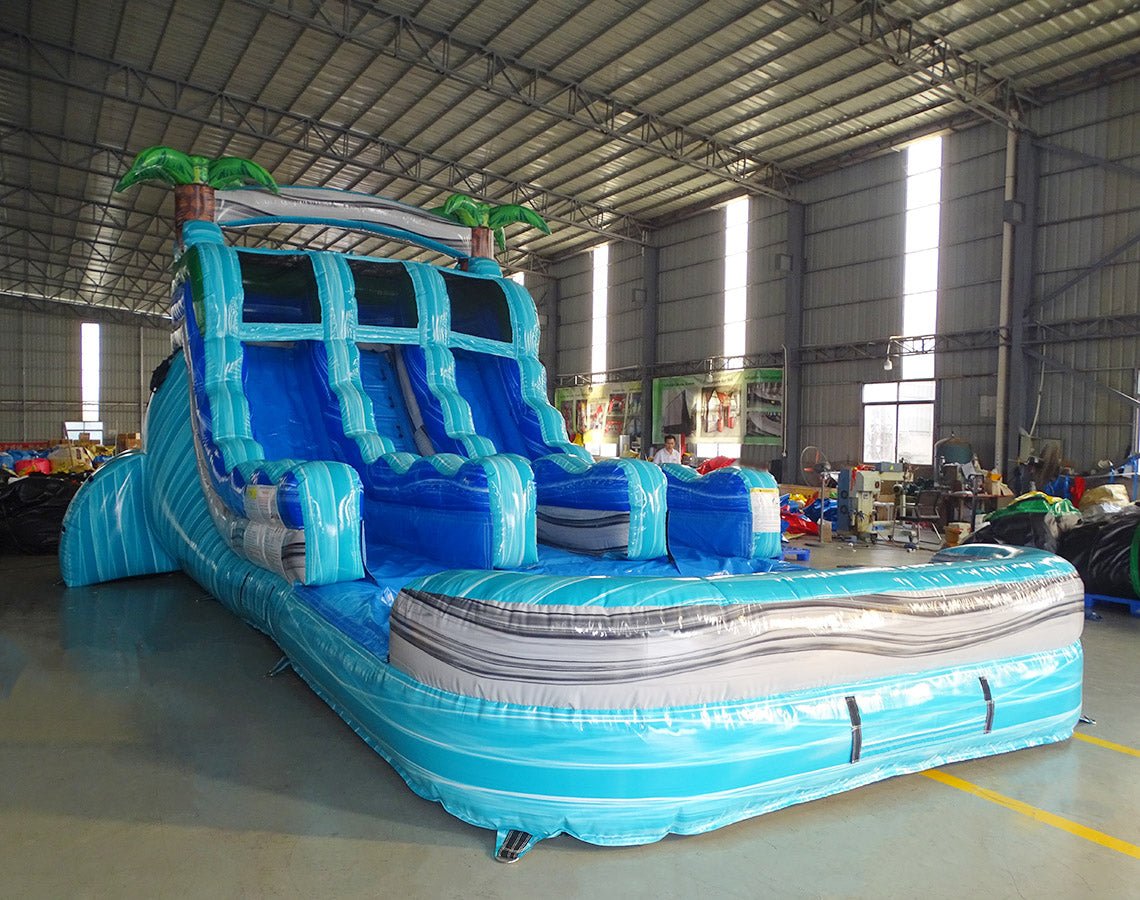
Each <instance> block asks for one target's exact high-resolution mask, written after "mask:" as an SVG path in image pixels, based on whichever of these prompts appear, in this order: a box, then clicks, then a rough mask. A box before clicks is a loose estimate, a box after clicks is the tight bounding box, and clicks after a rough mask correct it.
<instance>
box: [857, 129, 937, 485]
mask: <svg viewBox="0 0 1140 900" xmlns="http://www.w3.org/2000/svg"><path fill="white" fill-rule="evenodd" d="M941 212H942V138H941V137H938V136H935V137H932V138H927V139H926V140H922V141H918V142H917V143H914V144H911V145H910V146H909V147H908V148H907V151H906V219H905V226H904V230H905V237H904V245H903V303H902V337H918V336H921V335H931V334H934V332H935V331H936V330H937V327H938V244H939V217H940V215H941ZM891 346H892V347H894V348H897V346H898V345H897V344H892V345H891ZM891 353H892V349H891V348H888V356H887V359H888V365H890V364H891V363H890V360H891ZM898 363H899V370H900V375H901V377H902V379H903V380H902V381H899V382H890V383H887V384H867V385H864V386H863V459H864V460H865V461H867V462H886V461H890V462H898V461H899V460H903V459H905V460H906V461H907V462H909V463H916V464H920V465H929V464H930V463H931V462H932V461H933V454H934V392H935V382H934V380H933V379H934V354H933V353H907V354H902V355H901V357H900V358H899V360H898Z"/></svg>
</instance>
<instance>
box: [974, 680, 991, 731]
mask: <svg viewBox="0 0 1140 900" xmlns="http://www.w3.org/2000/svg"><path fill="white" fill-rule="evenodd" d="M978 681H980V682H981V684H982V696H983V697H985V698H986V730H985V732H984V733H985V734H989V733H990V732H991V731H993V730H994V695H993V694H992V693H990V683H989V682H988V681H986V676H985V675H979V676H978Z"/></svg>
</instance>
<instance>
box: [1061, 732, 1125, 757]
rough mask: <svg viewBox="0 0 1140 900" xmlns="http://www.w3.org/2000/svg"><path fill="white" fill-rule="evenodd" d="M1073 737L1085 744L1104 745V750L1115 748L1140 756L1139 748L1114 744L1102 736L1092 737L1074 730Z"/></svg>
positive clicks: (1118, 750) (1118, 751)
mask: <svg viewBox="0 0 1140 900" xmlns="http://www.w3.org/2000/svg"><path fill="white" fill-rule="evenodd" d="M1073 737H1075V738H1076V739H1077V740H1078V741H1084V742H1085V743H1086V744H1096V745H1097V746H1098V747H1104V748H1105V749H1106V750H1115V751H1116V752H1117V753H1127V754H1128V755H1129V756H1138V757H1140V750H1137V749H1135V748H1134V747H1129V746H1127V745H1125V744H1114V743H1113V742H1112V741H1106V740H1105V739H1104V738H1098V737H1093V736H1092V735H1091V734H1081V733H1080V732H1079V731H1074V732H1073Z"/></svg>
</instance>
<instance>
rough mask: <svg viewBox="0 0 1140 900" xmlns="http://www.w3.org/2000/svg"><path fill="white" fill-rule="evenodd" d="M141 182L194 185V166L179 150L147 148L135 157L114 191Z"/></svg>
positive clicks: (123, 189)
mask: <svg viewBox="0 0 1140 900" xmlns="http://www.w3.org/2000/svg"><path fill="white" fill-rule="evenodd" d="M141 181H158V182H160V183H162V184H166V185H170V186H171V187H175V186H177V185H180V184H194V182H195V178H194V164H193V162H191V159H190V157H189V156H187V155H186V154H185V153H183V152H182V151H181V150H174V149H172V148H171V147H147V148H146V149H145V150H142V151H140V152H139V154H138V155H137V156H136V157H135V160H134V162H133V163H131V167H130V168H129V169H128V170H127V174H126V175H124V176H123V177H122V178H120V179H119V183H118V184H116V185H115V190H116V191H125V190H126V189H127V188H129V187H131V186H132V185H135V184H138V183H139V182H141Z"/></svg>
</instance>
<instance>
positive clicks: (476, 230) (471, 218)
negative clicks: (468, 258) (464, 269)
mask: <svg viewBox="0 0 1140 900" xmlns="http://www.w3.org/2000/svg"><path fill="white" fill-rule="evenodd" d="M432 212H434V213H436V214H437V215H441V216H444V217H445V218H448V219H451V220H452V221H453V222H458V223H459V224H460V225H465V226H466V227H468V228H470V229H472V232H471V255H472V256H482V257H485V258H486V259H494V258H495V247H494V245H495V244H498V246H499V249H500V250H505V249H506V247H507V241H506V237H505V236H504V234H503V229H504V228H505V227H506V226H507V225H514V224H515V223H522V224H525V225H530V226H532V227H534V228H537V229H538V230H539V231H541V232H542V233H543V234H550V226H549V225H547V224H546V222H545V221H544V220H543V218H542V216H540V215H539V214H538V213H536V212H535V211H534V210H533V209H528V208H527V207H525V206H519V205H518V204H517V203H508V204H504V205H502V206H494V205H492V204H490V203H483V202H481V201H479V200H475V199H472V198H471V197H468V196H467V195H466V194H452V195H451V196H450V197H448V198H447V202H446V203H444V204H443V206H440V207H437V208H436V209H433V210H432ZM492 235H493V236H494V244H493V243H492Z"/></svg>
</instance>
